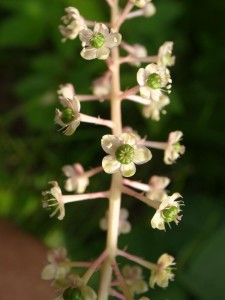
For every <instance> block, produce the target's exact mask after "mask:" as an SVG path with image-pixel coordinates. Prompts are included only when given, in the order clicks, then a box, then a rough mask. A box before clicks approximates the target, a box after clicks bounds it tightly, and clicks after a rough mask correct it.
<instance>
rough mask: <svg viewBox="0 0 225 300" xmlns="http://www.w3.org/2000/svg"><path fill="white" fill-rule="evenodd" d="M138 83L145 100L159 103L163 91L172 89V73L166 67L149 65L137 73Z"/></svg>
mask: <svg viewBox="0 0 225 300" xmlns="http://www.w3.org/2000/svg"><path fill="white" fill-rule="evenodd" d="M137 82H138V84H139V85H140V94H141V96H142V97H143V98H146V99H150V100H154V101H159V99H160V97H161V90H163V89H164V90H165V89H166V90H168V91H169V89H170V88H171V82H172V80H171V78H170V72H169V70H168V69H167V68H165V67H160V66H158V65H156V64H153V63H152V64H149V65H147V67H145V69H144V68H140V69H139V70H138V72H137Z"/></svg>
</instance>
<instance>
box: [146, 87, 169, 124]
mask: <svg viewBox="0 0 225 300" xmlns="http://www.w3.org/2000/svg"><path fill="white" fill-rule="evenodd" d="M169 103H170V99H169V97H167V96H166V95H164V94H162V93H161V95H160V96H159V100H158V101H155V100H151V102H150V104H148V105H145V106H144V107H143V111H142V112H143V116H144V117H145V118H151V119H152V120H154V121H159V120H160V112H161V111H162V113H163V114H165V113H166V112H165V110H163V108H164V107H165V106H166V105H168V104H169Z"/></svg>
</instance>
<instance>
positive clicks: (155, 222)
mask: <svg viewBox="0 0 225 300" xmlns="http://www.w3.org/2000/svg"><path fill="white" fill-rule="evenodd" d="M151 226H152V228H154V229H155V228H157V229H159V230H165V223H164V219H163V218H162V216H161V213H160V211H159V210H157V211H156V213H155V214H154V216H153V218H152V219H151Z"/></svg>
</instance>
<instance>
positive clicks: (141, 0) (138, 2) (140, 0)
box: [131, 0, 151, 8]
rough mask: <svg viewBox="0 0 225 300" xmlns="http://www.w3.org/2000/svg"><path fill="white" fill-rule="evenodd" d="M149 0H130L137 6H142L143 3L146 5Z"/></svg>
mask: <svg viewBox="0 0 225 300" xmlns="http://www.w3.org/2000/svg"><path fill="white" fill-rule="evenodd" d="M150 1H151V0H131V2H133V3H134V5H136V6H137V7H140V8H142V7H144V6H145V5H147V3H148V2H150Z"/></svg>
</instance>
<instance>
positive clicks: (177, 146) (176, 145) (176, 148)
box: [173, 142, 181, 153]
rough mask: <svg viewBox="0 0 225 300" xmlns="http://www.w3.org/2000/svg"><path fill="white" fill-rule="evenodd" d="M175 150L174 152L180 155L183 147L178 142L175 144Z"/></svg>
mask: <svg viewBox="0 0 225 300" xmlns="http://www.w3.org/2000/svg"><path fill="white" fill-rule="evenodd" d="M173 148H174V150H175V151H176V152H177V153H179V152H180V148H181V145H180V143H179V142H176V143H175V144H173Z"/></svg>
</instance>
